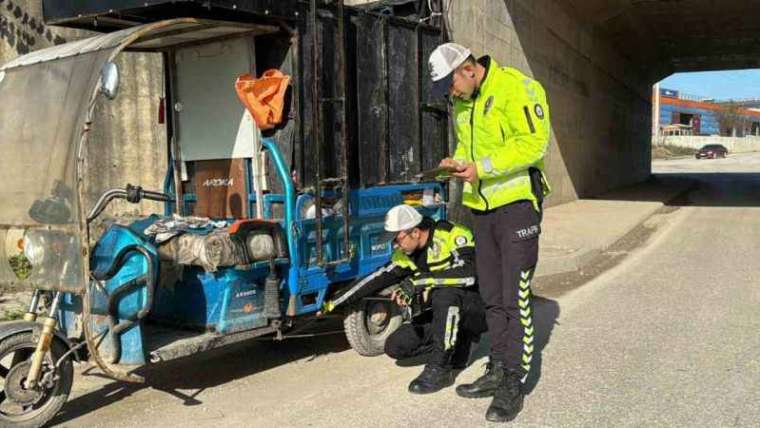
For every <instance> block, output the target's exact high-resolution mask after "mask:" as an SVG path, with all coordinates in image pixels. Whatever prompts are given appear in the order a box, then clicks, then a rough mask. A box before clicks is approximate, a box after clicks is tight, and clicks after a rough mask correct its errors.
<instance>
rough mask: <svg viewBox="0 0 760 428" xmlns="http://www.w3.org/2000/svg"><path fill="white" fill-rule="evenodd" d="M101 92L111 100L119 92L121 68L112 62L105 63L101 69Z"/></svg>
mask: <svg viewBox="0 0 760 428" xmlns="http://www.w3.org/2000/svg"><path fill="white" fill-rule="evenodd" d="M100 92H101V93H102V94H103V95H105V96H106V98H108V99H109V100H112V99H114V98H116V95H117V94H118V93H119V68H118V67H116V64H114V63H112V62H107V63H105V65H103V69H102V70H100Z"/></svg>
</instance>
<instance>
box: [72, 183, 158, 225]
mask: <svg viewBox="0 0 760 428" xmlns="http://www.w3.org/2000/svg"><path fill="white" fill-rule="evenodd" d="M114 199H126V200H127V201H128V202H131V203H133V204H136V203H138V202H140V201H141V200H143V199H148V200H151V201H158V202H169V201H171V197H170V196H169V195H167V194H166V193H161V192H154V191H151V190H144V189H143V188H142V187H140V186H133V185H131V184H127V187H126V188H125V189H110V190H106V191H105V192H104V193H103V194H102V195H101V196H100V198H99V199H98V202H97V203H95V206H94V207H93V208H92V211H90V214H89V215H88V216H87V224H90V223H92V221H93V220H95V219H96V218H97V217H98V216H99V215H100V214H102V213H103V210H105V209H106V207H107V206H108V204H109V203H110V202H111V201H112V200H114Z"/></svg>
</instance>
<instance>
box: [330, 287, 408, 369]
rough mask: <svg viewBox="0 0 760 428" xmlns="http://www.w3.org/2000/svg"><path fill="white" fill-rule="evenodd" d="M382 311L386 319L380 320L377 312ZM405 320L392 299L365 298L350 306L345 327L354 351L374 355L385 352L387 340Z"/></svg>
mask: <svg viewBox="0 0 760 428" xmlns="http://www.w3.org/2000/svg"><path fill="white" fill-rule="evenodd" d="M379 305H381V306H379ZM381 308H382V309H381ZM381 312H383V313H384V315H383V318H384V319H383V320H382V322H378V318H377V314H378V313H381ZM373 315H375V317H374V318H373ZM403 322H404V320H403V315H402V313H401V309H400V308H399V307H398V306H396V305H395V304H393V303H391V302H390V301H379V300H363V301H360V302H358V303H357V304H355V305H354V306H352V307H351V308H349V310H348V315H347V316H346V318H345V319H344V320H343V329H344V331H345V332H346V338H347V339H348V343H349V344H351V347H352V348H353V349H354V351H356V352H357V353H359V355H363V356H365V357H374V356H377V355H381V354H383V353H384V352H385V340H386V339H388V336H390V335H391V333H393V332H394V331H396V329H398V328H399V327H400V326H401V324H402V323H403Z"/></svg>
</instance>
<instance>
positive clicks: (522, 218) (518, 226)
mask: <svg viewBox="0 0 760 428" xmlns="http://www.w3.org/2000/svg"><path fill="white" fill-rule="evenodd" d="M473 213H474V214H475V222H474V223H475V224H474V225H475V227H474V234H475V260H476V263H475V264H476V266H477V272H478V283H479V284H480V295H481V296H482V297H483V301H484V302H485V305H486V320H487V321H488V331H489V335H490V338H491V358H492V359H494V360H498V361H501V362H503V363H504V364H505V365H506V367H507V368H510V369H513V370H518V371H519V370H522V372H523V375H524V376H523V380H524V379H525V377H526V376H527V374H528V372H529V371H530V364H531V361H532V360H533V346H534V333H535V332H534V326H533V303H532V295H531V288H530V283H531V280H532V278H533V273H534V270H535V267H536V263H537V261H538V236H539V234H540V233H541V229H540V222H541V220H540V216H539V214H538V212H537V211H536V210H535V209H534V208H533V204H532V203H531V202H530V201H518V202H514V203H512V204H509V205H505V206H502V207H499V208H496V209H494V210H491V211H487V212H480V211H474V212H473Z"/></svg>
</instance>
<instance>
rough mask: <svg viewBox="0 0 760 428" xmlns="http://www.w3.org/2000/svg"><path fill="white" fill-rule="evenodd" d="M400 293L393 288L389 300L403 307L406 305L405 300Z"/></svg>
mask: <svg viewBox="0 0 760 428" xmlns="http://www.w3.org/2000/svg"><path fill="white" fill-rule="evenodd" d="M401 294H402V293H399V291H398V290H393V291H392V292H391V302H393V303H395V304H397V305H399V306H400V307H402V308H405V307H406V306H407V304H406V301H405V300H404V299H403V298H402V297H401Z"/></svg>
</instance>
